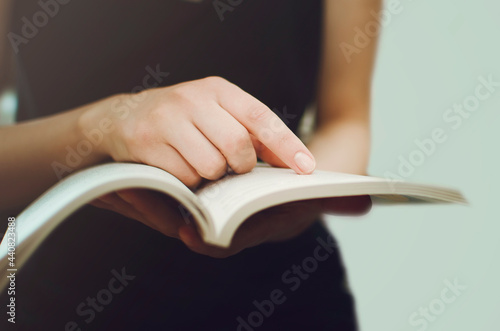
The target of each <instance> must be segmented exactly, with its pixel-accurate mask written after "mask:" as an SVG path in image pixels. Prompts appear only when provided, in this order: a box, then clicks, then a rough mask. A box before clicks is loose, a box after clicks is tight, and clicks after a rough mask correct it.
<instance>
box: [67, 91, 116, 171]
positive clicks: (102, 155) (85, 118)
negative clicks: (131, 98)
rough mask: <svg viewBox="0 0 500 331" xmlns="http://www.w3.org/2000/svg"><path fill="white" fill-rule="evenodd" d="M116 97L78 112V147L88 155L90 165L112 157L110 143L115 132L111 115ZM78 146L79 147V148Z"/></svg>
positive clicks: (87, 106)
mask: <svg viewBox="0 0 500 331" xmlns="http://www.w3.org/2000/svg"><path fill="white" fill-rule="evenodd" d="M114 98H115V97H110V98H107V99H105V100H102V101H99V102H96V103H93V104H90V105H86V106H84V107H82V108H81V109H79V110H78V119H77V129H76V132H77V134H78V140H79V142H78V145H79V146H81V148H80V149H82V150H85V152H84V153H85V154H88V157H89V159H90V160H91V162H90V163H92V164H97V163H101V162H103V161H104V160H105V159H107V158H109V157H110V156H111V153H110V148H109V145H110V143H109V141H110V140H111V139H112V138H111V135H112V134H113V131H114V130H115V126H114V123H113V120H112V117H111V116H110V115H109V109H111V105H112V102H113V100H114ZM78 145H77V147H78Z"/></svg>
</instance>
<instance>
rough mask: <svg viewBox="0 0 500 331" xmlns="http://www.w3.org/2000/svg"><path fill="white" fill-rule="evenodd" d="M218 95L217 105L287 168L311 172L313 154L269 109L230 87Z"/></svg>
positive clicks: (306, 172)
mask: <svg viewBox="0 0 500 331" xmlns="http://www.w3.org/2000/svg"><path fill="white" fill-rule="evenodd" d="M218 92H219V93H218V97H219V100H218V102H219V105H220V106H221V107H222V108H224V109H225V110H226V111H227V112H228V113H230V114H231V115H232V116H233V117H234V118H235V119H236V120H237V121H238V122H240V123H241V124H242V125H243V126H244V127H245V128H246V129H247V130H248V132H250V133H251V134H253V135H254V136H255V137H256V138H257V140H259V141H260V142H261V143H262V144H263V145H265V146H266V147H267V148H269V150H271V151H272V152H273V153H274V154H275V155H276V156H277V157H278V158H279V159H281V160H282V161H283V162H284V163H285V164H286V165H287V166H289V167H290V168H291V169H293V170H294V171H295V172H296V173H298V174H310V173H312V172H313V171H314V169H315V167H316V161H315V160H314V156H313V155H312V153H311V152H310V151H309V149H308V148H307V147H306V146H305V145H304V143H302V141H301V140H300V139H299V138H298V137H297V136H296V135H295V134H294V133H293V132H292V131H291V130H290V129H289V128H288V127H287V126H286V124H285V123H284V122H283V121H282V120H281V119H280V118H279V116H278V115H276V114H275V113H274V112H273V111H272V110H271V109H269V108H268V107H267V106H266V105H264V104H263V103H262V102H260V101H259V100H257V99H256V98H254V97H253V96H251V95H250V94H248V93H247V92H245V91H243V90H242V89H240V88H239V87H237V86H236V85H234V84H231V83H229V84H228V86H227V87H224V88H221V89H219V90H218Z"/></svg>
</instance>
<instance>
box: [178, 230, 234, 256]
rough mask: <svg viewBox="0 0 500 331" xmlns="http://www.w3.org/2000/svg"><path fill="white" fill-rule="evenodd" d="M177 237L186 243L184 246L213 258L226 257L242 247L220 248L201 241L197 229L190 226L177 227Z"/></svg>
mask: <svg viewBox="0 0 500 331" xmlns="http://www.w3.org/2000/svg"><path fill="white" fill-rule="evenodd" d="M179 238H180V239H181V240H182V242H184V243H185V244H186V246H187V247H188V248H189V249H190V250H192V251H193V252H195V253H198V254H202V255H207V256H210V257H213V258H219V259H222V258H226V257H229V256H231V255H234V254H237V253H239V252H240V251H241V250H243V248H240V249H235V248H234V247H230V248H221V247H216V246H211V245H207V244H205V243H204V242H203V239H202V238H201V236H200V234H199V233H198V231H197V230H196V229H195V228H194V227H192V226H187V225H186V226H182V227H181V228H180V229H179Z"/></svg>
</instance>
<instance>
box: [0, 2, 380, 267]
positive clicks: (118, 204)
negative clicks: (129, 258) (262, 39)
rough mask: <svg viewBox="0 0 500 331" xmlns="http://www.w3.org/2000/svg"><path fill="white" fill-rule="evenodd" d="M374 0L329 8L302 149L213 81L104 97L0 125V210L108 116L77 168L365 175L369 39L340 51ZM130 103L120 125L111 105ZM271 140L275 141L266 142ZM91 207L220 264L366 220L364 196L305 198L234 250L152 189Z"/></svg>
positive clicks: (49, 181) (195, 176)
mask: <svg viewBox="0 0 500 331" xmlns="http://www.w3.org/2000/svg"><path fill="white" fill-rule="evenodd" d="M380 6H381V4H380V0H351V1H345V0H331V1H325V10H324V15H325V22H326V24H325V31H324V34H323V36H324V40H323V55H322V63H321V70H320V72H321V75H320V81H319V88H318V96H317V106H318V126H317V128H316V132H315V135H314V136H313V138H312V140H311V141H310V143H309V144H308V146H305V145H304V144H303V143H302V142H301V141H300V139H299V138H297V137H296V136H295V134H293V132H291V131H290V130H289V129H288V128H287V127H286V125H285V124H284V123H283V122H282V121H281V120H280V119H279V117H277V115H275V114H274V113H273V112H272V111H271V110H270V109H269V108H268V107H267V106H266V105H264V104H262V103H261V102H260V101H259V100H257V99H255V98H254V97H253V96H251V95H250V94H248V93H246V92H245V91H243V90H241V89H240V88H239V87H237V86H235V85H233V84H232V83H230V82H228V81H226V80H225V79H223V78H220V77H207V78H204V79H200V80H196V81H191V82H184V83H181V84H178V85H174V86H169V87H162V88H156V89H150V90H147V91H144V92H141V93H140V94H138V95H134V94H123V95H116V96H110V97H108V98H106V99H104V100H100V101H97V102H95V103H93V104H89V105H85V106H82V107H80V108H78V109H74V110H69V111H67V112H64V113H60V114H57V115H54V116H50V117H46V118H41V119H37V120H33V121H29V122H25V123H19V124H17V125H13V126H10V127H2V128H0V141H1V142H2V144H1V145H0V155H2V157H1V158H2V162H0V182H2V183H3V185H2V186H1V187H0V201H1V203H0V211H2V212H8V211H9V210H17V209H19V208H22V207H23V206H25V205H26V204H28V203H29V202H30V201H32V200H33V199H35V198H36V197H37V196H38V195H40V194H41V193H43V191H45V190H46V189H47V188H49V187H50V186H51V185H53V184H54V183H56V182H57V180H58V178H57V176H56V174H55V172H54V170H53V168H52V166H51V165H52V164H53V162H54V161H56V162H60V163H62V164H64V163H65V157H66V154H67V151H66V147H67V146H72V147H73V148H75V147H76V146H77V144H78V143H79V142H81V141H82V140H83V139H86V138H85V136H84V132H88V131H91V130H93V129H95V128H97V127H99V125H100V124H99V123H100V122H101V121H102V119H103V118H109V119H111V121H112V122H111V124H110V127H111V129H110V130H109V133H106V134H104V136H103V141H102V143H100V144H99V145H98V146H97V147H96V148H95V149H94V150H93V151H92V153H91V154H90V155H88V156H87V157H85V158H83V159H82V162H80V163H79V164H78V166H76V167H74V170H78V169H83V168H86V167H89V166H92V165H95V164H99V163H103V162H107V161H111V160H115V161H132V162H138V163H145V164H150V165H153V166H157V167H160V168H162V169H164V170H166V171H168V172H170V173H172V174H173V175H175V176H176V177H177V178H179V179H180V180H181V181H182V182H183V183H185V184H186V185H187V186H189V187H192V188H195V187H196V186H197V185H198V183H200V181H201V180H202V179H209V180H215V179H217V178H219V177H221V176H222V175H224V174H225V172H226V169H227V166H228V165H229V166H230V167H231V168H232V169H233V170H234V171H236V172H238V173H244V172H248V171H250V170H251V169H252V168H253V167H254V166H255V164H256V160H257V157H259V158H261V159H262V160H264V161H266V162H268V163H270V164H272V165H275V166H280V167H289V168H291V169H293V170H294V171H295V172H297V173H298V174H301V175H307V174H309V173H311V172H312V171H314V169H315V168H317V169H322V170H331V171H341V172H348V173H357V174H365V173H366V169H367V165H368V158H369V144H370V132H369V131H370V130H369V127H370V121H369V107H370V82H371V73H372V67H373V62H374V57H375V51H376V40H375V39H373V40H372V42H371V43H370V45H369V46H368V47H366V48H364V49H363V50H362V51H361V52H360V53H359V54H356V56H353V57H352V61H351V62H350V63H347V61H346V58H345V57H344V54H343V53H342V51H341V50H340V48H339V47H338V45H339V44H340V43H341V42H349V43H351V44H352V41H353V40H354V36H355V31H354V28H355V27H361V28H362V27H364V25H365V24H366V23H367V22H368V21H370V20H373V16H371V15H370V11H372V10H374V11H377V12H378V11H379V10H380ZM121 104H134V105H135V106H134V107H133V108H131V110H130V112H129V113H128V114H127V116H117V112H116V109H117V105H121ZM269 132H271V133H272V134H269ZM93 204H94V205H96V206H98V207H101V208H105V209H110V210H113V211H115V212H118V213H121V214H123V215H125V216H127V217H130V218H132V219H136V220H138V221H140V222H142V223H144V224H145V225H147V226H150V227H151V228H153V229H156V230H158V231H160V232H162V233H163V234H165V235H167V236H170V237H174V238H178V239H180V240H182V241H183V242H184V243H185V244H186V245H187V246H188V247H189V248H190V249H191V250H193V251H195V252H198V253H201V254H206V255H209V256H213V257H226V256H230V255H233V254H236V253H237V252H239V251H241V250H243V249H245V248H247V247H252V246H255V245H258V244H261V243H264V242H273V241H282V240H286V239H290V238H293V237H295V236H297V235H299V234H300V233H301V232H302V231H304V230H305V229H306V228H307V227H309V226H310V225H311V224H312V223H313V222H314V221H315V220H316V219H317V217H318V215H320V214H321V213H324V212H329V213H333V214H362V213H364V212H367V211H368V210H369V208H370V200H369V198H366V197H356V198H349V199H347V198H345V199H327V200H312V201H301V202H297V203H292V204H288V205H284V206H280V207H276V208H272V209H269V210H266V211H264V212H261V213H259V214H256V215H254V216H252V220H250V221H247V222H245V224H244V225H243V226H242V227H241V228H240V229H239V230H238V232H237V234H236V236H235V238H234V239H233V242H232V244H231V247H229V248H228V249H221V248H217V247H214V246H210V245H207V244H205V243H204V242H203V241H202V240H201V238H200V236H199V235H198V233H197V231H196V230H195V228H194V226H193V225H192V223H191V224H187V223H186V222H185V220H184V219H182V217H181V216H180V215H179V213H178V209H177V205H176V204H175V202H173V201H172V200H170V199H168V198H166V197H165V196H162V195H160V194H158V193H156V192H151V191H146V190H125V191H120V192H115V193H112V194H108V195H106V196H103V197H101V198H100V199H99V200H97V201H94V202H93Z"/></svg>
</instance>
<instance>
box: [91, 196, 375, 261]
mask: <svg viewBox="0 0 500 331" xmlns="http://www.w3.org/2000/svg"><path fill="white" fill-rule="evenodd" d="M93 204H94V205H96V206H98V207H101V208H105V209H109V210H113V211H116V212H119V213H121V214H123V215H125V216H128V217H130V218H133V219H136V220H139V221H140V222H142V223H144V224H145V225H147V226H149V227H151V228H153V229H156V230H157V231H160V232H161V233H163V234H165V235H167V236H169V237H173V238H178V239H180V240H182V241H183V242H184V243H185V244H186V245H187V246H188V247H189V248H190V249H191V250H192V251H194V252H197V253H200V254H204V255H208V256H212V257H216V258H224V257H228V256H231V255H234V254H236V253H238V252H240V251H242V250H244V249H245V248H248V247H253V246H257V245H259V244H262V243H265V242H277V241H284V240H288V239H291V238H293V237H295V236H297V235H299V234H300V233H302V232H303V231H304V230H305V229H307V228H308V227H309V226H310V225H311V224H312V223H313V222H314V221H315V220H316V219H317V217H318V216H319V215H320V214H322V213H329V214H337V215H360V214H364V213H366V212H368V211H369V210H370V208H371V200H370V197H369V196H357V197H345V198H331V199H315V200H306V201H298V202H292V203H288V204H285V205H280V206H276V207H273V208H269V209H266V210H264V211H261V212H259V213H257V214H255V215H253V216H251V217H250V218H249V219H248V220H246V221H245V222H244V223H243V224H242V225H241V226H240V228H239V229H238V230H237V232H236V234H235V236H234V238H233V240H232V242H231V246H230V247H229V248H220V247H216V246H212V245H208V244H206V243H205V242H204V241H203V240H202V239H201V237H200V235H199V233H198V232H197V230H196V228H195V226H194V224H192V223H190V224H188V223H186V220H185V219H184V218H183V217H182V215H181V214H180V212H179V204H178V203H177V202H176V201H175V200H173V199H171V198H169V197H167V196H165V195H163V194H161V193H157V192H153V191H148V190H139V189H135V190H123V191H119V192H115V193H112V194H108V195H106V196H104V197H101V199H99V200H96V201H94V203H93Z"/></svg>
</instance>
